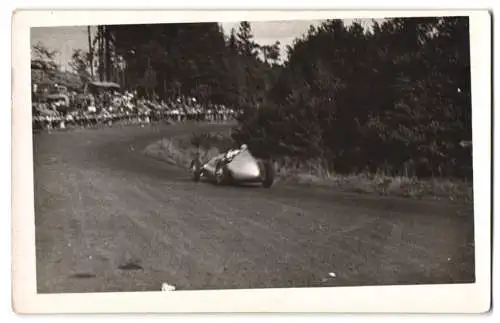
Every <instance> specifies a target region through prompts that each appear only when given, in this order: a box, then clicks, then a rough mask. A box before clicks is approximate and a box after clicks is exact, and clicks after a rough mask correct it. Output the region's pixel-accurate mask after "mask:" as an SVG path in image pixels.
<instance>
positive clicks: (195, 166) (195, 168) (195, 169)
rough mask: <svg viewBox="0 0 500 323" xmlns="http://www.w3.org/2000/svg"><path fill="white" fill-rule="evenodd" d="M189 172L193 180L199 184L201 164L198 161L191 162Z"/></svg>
mask: <svg viewBox="0 0 500 323" xmlns="http://www.w3.org/2000/svg"><path fill="white" fill-rule="evenodd" d="M191 172H192V174H193V180H194V181H195V182H199V181H200V177H201V163H200V161H199V160H198V159H195V160H193V161H192V162H191Z"/></svg>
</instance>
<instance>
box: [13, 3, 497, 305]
mask: <svg viewBox="0 0 500 323" xmlns="http://www.w3.org/2000/svg"><path fill="white" fill-rule="evenodd" d="M107 15H109V16H111V15H112V14H111V13H108V14H107ZM129 15H131V16H133V13H130V12H129ZM337 16H339V17H337ZM347 16H348V18H343V17H342V16H341V15H332V16H328V15H323V16H321V15H319V18H315V17H313V16H311V18H309V19H302V18H296V19H291V18H281V19H280V16H279V15H277V16H276V17H277V18H275V19H269V20H263V19H257V18H258V15H257V14H254V15H253V16H252V17H254V18H255V19H245V17H246V16H244V15H240V16H238V15H234V16H231V15H228V14H226V15H222V14H221V17H223V18H221V19H220V20H217V19H213V20H200V21H196V20H194V21H193V20H190V21H168V20H165V21H160V20H159V19H156V20H154V21H151V22H148V21H145V20H143V21H141V22H137V21H132V20H131V21H130V22H127V21H123V22H122V23H116V20H113V19H111V17H110V19H109V22H107V21H106V20H105V19H101V20H100V21H99V23H88V24H86V23H75V24H70V23H66V24H60V25H49V26H47V25H41V26H29V47H30V53H29V58H30V68H29V74H28V73H25V75H29V80H28V81H29V90H30V97H29V98H27V99H26V100H25V101H23V102H28V100H29V104H30V105H29V106H15V107H14V108H15V109H19V110H23V111H24V110H26V111H25V112H22V113H23V115H25V116H29V117H30V120H29V121H28V120H23V122H25V123H26V124H28V123H29V126H28V125H27V126H26V127H29V136H30V141H29V142H30V149H31V152H30V153H32V161H24V162H25V163H28V162H32V164H31V167H32V172H31V170H29V171H28V172H27V173H26V174H25V175H22V176H23V178H28V177H32V179H30V180H31V181H32V183H33V187H32V192H31V193H30V194H31V195H27V196H28V198H26V201H25V203H27V204H29V205H31V208H32V209H33V210H32V212H33V216H34V218H33V220H32V222H33V225H34V227H33V230H32V232H31V231H30V232H28V233H27V234H31V235H33V237H32V238H30V239H32V240H29V241H33V242H34V246H33V249H34V257H35V258H34V259H33V260H30V263H33V265H34V267H33V268H32V270H33V272H34V273H35V274H34V275H35V278H34V279H33V280H30V282H36V286H30V287H29V288H30V289H33V290H36V292H35V293H36V294H37V295H46V296H47V295H48V296H50V295H55V294H57V295H71V294H87V295H92V294H93V293H100V295H101V296H102V295H107V294H114V293H130V292H158V294H160V295H176V294H178V293H179V292H188V291H207V292H209V291H238V290H246V291H248V290H258V291H260V292H265V291H266V290H276V289H279V290H294V291H295V290H308V289H310V290H315V291H319V292H320V291H321V290H323V289H332V290H335V289H338V288H346V287H349V288H353V287H367V288H378V287H380V288H383V287H384V286H385V287H397V286H410V287H411V286H415V287H418V286H421V285H426V286H429V285H430V286H434V287H439V286H444V285H446V286H469V285H471V286H473V285H474V284H476V283H477V282H478V268H477V266H478V265H477V264H478V258H477V257H478V256H477V255H478V249H479V248H478V245H477V239H478V232H483V233H481V234H480V235H484V237H485V238H486V239H489V238H487V237H489V234H490V231H489V227H487V226H484V223H486V224H488V225H489V217H490V214H489V211H488V209H485V208H483V209H482V210H483V211H484V210H486V211H487V212H486V214H478V213H477V210H478V209H477V208H476V207H475V206H476V205H475V203H477V201H476V200H475V198H477V196H478V193H477V191H476V190H477V189H478V187H477V183H478V182H477V178H476V176H478V175H477V174H476V172H477V167H481V166H478V165H476V164H475V162H476V156H475V155H476V154H477V153H478V151H477V150H476V149H473V148H476V147H475V143H476V139H477V138H479V137H477V136H476V134H475V133H474V136H476V137H477V138H474V140H473V124H474V125H475V126H477V125H479V127H481V126H484V127H485V128H484V129H485V130H486V129H489V123H490V121H489V120H485V121H484V122H483V123H482V124H481V123H480V122H476V121H474V123H473V119H474V118H473V113H474V112H473V110H474V109H482V110H483V114H484V113H486V114H487V115H488V113H490V112H491V111H490V107H489V106H474V109H473V99H474V96H475V95H476V93H473V91H472V88H473V81H478V78H476V79H475V80H474V79H473V78H472V77H471V74H472V72H473V71H472V70H473V64H472V60H473V58H471V57H473V56H474V55H473V53H472V51H473V50H474V46H473V38H472V36H471V35H473V34H474V33H473V32H472V31H471V28H472V27H471V25H472V22H471V18H470V15H469V13H467V12H466V13H463V14H461V13H460V12H451V13H450V14H438V15H432V12H431V13H429V12H427V13H425V14H422V15H415V14H412V15H394V14H391V13H390V12H388V14H387V15H385V16H383V15H381V14H380V12H378V13H376V14H375V13H374V14H373V16H371V17H368V16H366V12H364V15H362V16H359V17H356V16H352V13H351V15H347ZM101 17H102V16H101ZM239 17H242V19H238V18H239ZM248 17H250V16H248ZM266 17H271V18H272V15H268V16H266ZM479 17H480V18H482V19H486V20H488V19H489V17H488V15H479ZM233 18H234V20H231V19H233ZM476 18H477V16H476ZM476 21H478V19H476ZM479 21H481V19H479ZM66 22H67V21H66ZM488 32H489V30H488ZM488 41H489V39H488ZM488 45H489V44H488ZM487 48H488V47H487ZM481 54H483V53H477V52H476V54H475V55H476V56H475V59H478V55H479V57H480V55H481ZM25 56H26V57H27V55H25ZM485 57H487V58H488V57H489V56H485ZM479 59H480V58H479ZM483 63H484V62H483ZM486 63H489V62H488V61H487V60H486ZM23 64H27V62H24V63H23ZM471 66H472V67H471ZM488 68H489V67H487V69H488ZM481 81H483V82H486V83H484V84H485V85H486V86H488V83H487V82H488V81H489V80H488V79H486V80H485V79H484V78H483V79H481ZM24 88H26V89H27V88H28V84H24ZM486 93H488V92H486ZM479 95H480V94H479ZM26 96H28V95H27V93H26ZM486 99H488V98H486ZM483 102H487V103H488V101H483ZM28 110H29V111H28ZM20 122H21V121H18V123H20ZM474 131H476V129H474ZM26 133H27V132H26ZM478 136H479V135H478ZM486 136H487V138H488V137H489V136H490V134H488V133H487V134H486ZM481 138H484V136H483V137H481ZM473 143H474V144H473ZM473 151H474V154H473ZM485 153H486V154H487V153H488V152H485ZM485 159H486V160H487V161H488V160H489V156H486V157H485V158H483V159H482V160H485ZM473 161H474V162H473ZM488 167H489V164H485V165H484V167H483V168H488ZM482 180H484V177H483V179H482ZM486 180H487V181H489V178H487V179H486ZM485 184H486V183H483V184H482V185H485ZM25 189H26V187H25ZM486 189H487V188H486ZM481 192H487V193H488V194H489V191H488V190H485V189H484V188H483V189H482V190H481ZM485 198H486V201H489V197H487V196H485ZM29 199H32V201H29ZM483 201H484V199H483ZM31 203H33V204H31ZM487 203H488V202H487ZM26 207H27V206H26ZM483 213H484V212H483ZM478 217H481V218H482V220H481V221H482V224H481V225H482V229H481V231H478V230H479V229H478V225H479V224H478V223H477V219H478ZM14 230H16V229H14ZM482 247H483V248H486V247H487V246H485V245H484V243H483V245H482ZM484 250H487V249H484ZM22 257H28V255H25V256H22ZM483 257H487V258H486V261H489V260H488V258H489V255H484V252H483ZM483 260H484V258H483ZM483 264H484V265H485V266H487V262H484V263H483ZM487 269H488V270H489V266H488V268H487ZM483 272H484V270H483ZM484 279H489V277H487V278H484ZM19 284H22V283H19ZM484 287H485V288H486V286H484ZM339 290H340V289H339ZM485 292H486V294H488V292H487V290H485ZM370 293H371V295H372V296H373V295H377V293H376V292H373V291H372V292H370ZM451 293H452V294H453V292H451ZM135 294H136V295H137V293H135ZM380 295H382V294H380ZM443 295H445V294H443ZM429 296H430V295H429ZM183 297H188V296H183ZM485 297H487V296H485ZM462 300H463V301H465V300H467V296H463V297H462ZM96 302H97V301H96ZM306 303H307V301H306ZM481 304H482V306H483V307H484V306H486V308H487V307H488V306H489V304H483V303H481ZM122 305H123V304H122ZM457 307H458V306H457ZM61 310H63V309H61ZM123 310H126V308H123Z"/></svg>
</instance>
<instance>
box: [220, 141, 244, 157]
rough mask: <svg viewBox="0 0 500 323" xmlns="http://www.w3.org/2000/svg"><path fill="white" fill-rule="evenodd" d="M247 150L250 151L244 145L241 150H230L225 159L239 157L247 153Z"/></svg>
mask: <svg viewBox="0 0 500 323" xmlns="http://www.w3.org/2000/svg"><path fill="white" fill-rule="evenodd" d="M247 149H248V147H247V145H245V144H243V145H241V146H240V148H239V149H230V150H229V151H227V152H226V155H225V156H224V157H225V159H231V158H233V157H234V156H236V155H238V154H239V153H242V152H243V151H245V150H247Z"/></svg>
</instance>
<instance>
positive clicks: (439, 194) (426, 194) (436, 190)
mask: <svg viewBox="0 0 500 323" xmlns="http://www.w3.org/2000/svg"><path fill="white" fill-rule="evenodd" d="M230 147H235V144H234V142H233V141H232V139H231V137H230V131H228V132H216V133H194V134H192V135H185V136H179V137H174V138H170V139H166V138H164V139H161V140H159V141H157V142H155V143H152V144H151V145H149V146H148V147H146V149H145V150H144V153H145V154H146V155H147V156H149V157H152V158H156V159H160V160H163V161H166V162H168V163H170V164H173V165H178V166H181V167H184V168H188V167H189V165H190V163H191V161H192V160H193V159H194V158H195V157H196V155H197V154H199V156H200V157H201V159H202V160H203V161H206V160H208V159H210V158H212V157H214V156H216V155H218V154H219V153H221V152H222V151H225V150H226V149H228V148H230ZM274 164H275V169H276V182H277V183H280V182H281V183H286V184H290V185H302V186H304V185H305V186H313V187H314V186H316V187H323V188H331V189H335V190H340V191H345V192H355V193H365V194H377V195H384V196H399V197H408V198H413V199H438V200H440V199H446V200H456V201H466V202H472V200H473V190H472V182H465V181H461V180H456V179H447V178H430V179H420V178H416V177H403V176H387V175H384V174H366V173H362V174H350V175H341V174H330V173H328V172H326V171H324V168H323V167H322V166H321V163H320V162H317V161H314V160H312V161H308V162H297V161H296V160H294V159H290V158H282V159H280V160H276V161H275V162H274Z"/></svg>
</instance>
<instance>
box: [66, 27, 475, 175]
mask: <svg viewBox="0 0 500 323" xmlns="http://www.w3.org/2000/svg"><path fill="white" fill-rule="evenodd" d="M96 39H97V40H95V41H94V44H96V46H95V47H97V50H96V52H97V53H96V55H97V57H99V58H98V61H99V68H98V69H97V70H98V73H99V74H100V75H101V77H102V78H104V79H107V80H111V81H115V82H118V83H121V85H122V86H124V87H125V88H129V89H137V90H138V91H139V94H140V95H144V96H148V97H152V96H156V95H158V96H159V97H160V98H172V97H176V96H179V95H186V96H196V97H197V98H198V99H199V100H201V101H206V102H208V101H210V102H212V103H216V104H226V105H229V106H231V107H233V108H235V109H239V110H240V111H242V114H241V115H240V117H239V120H238V121H239V125H238V127H237V129H235V130H236V131H235V133H234V138H235V139H236V140H237V141H240V142H246V143H248V144H249V146H250V147H251V148H252V149H253V150H254V151H255V152H256V153H257V154H259V155H263V156H264V155H267V156H270V157H273V158H278V159H279V158H281V157H284V156H287V157H292V158H295V159H296V160H297V161H298V162H307V161H310V160H312V159H314V160H317V161H320V162H321V163H322V164H323V166H324V167H325V168H328V170H329V171H331V172H338V173H350V172H364V171H367V172H377V171H383V172H384V173H386V174H393V175H396V174H399V175H417V176H453V177H465V176H471V173H472V158H471V154H470V150H468V149H464V148H463V147H461V146H460V141H461V140H470V139H471V137H472V129H471V102H470V99H471V98H470V93H471V92H470V61H469V28H468V18H466V17H445V18H397V19H387V20H385V21H384V22H383V23H376V22H374V24H373V26H372V28H371V29H370V30H365V29H364V28H363V27H362V26H361V25H360V24H358V23H354V24H352V25H350V26H349V27H347V26H345V25H344V24H343V23H342V21H341V20H328V21H325V22H324V23H323V24H322V25H320V26H317V27H314V26H311V27H310V29H309V31H308V33H307V35H305V36H304V37H302V38H298V39H296V40H295V42H294V43H293V44H292V45H290V46H288V48H287V51H288V55H287V57H286V59H285V60H284V64H279V61H280V57H279V54H280V50H279V46H280V44H279V43H276V44H274V45H268V46H261V45H259V44H257V43H256V42H255V41H254V39H253V35H252V30H251V25H250V23H248V22H241V23H240V25H239V28H238V29H237V30H231V31H230V32H229V33H228V35H227V36H226V35H225V33H224V32H223V30H222V29H221V27H220V25H219V24H217V23H196V24H186V23H182V24H180V23H179V24H150V25H110V26H99V29H98V37H96ZM85 57H93V55H86V54H85V53H78V54H76V56H75V62H76V65H75V66H76V69H78V68H79V67H80V68H81V66H80V65H79V61H78V59H80V58H82V59H83V60H84V59H85ZM81 69H82V70H84V69H83V68H81ZM85 77H87V76H85Z"/></svg>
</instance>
